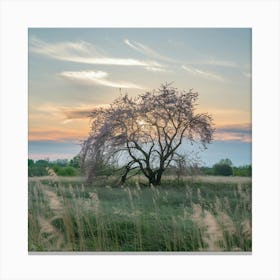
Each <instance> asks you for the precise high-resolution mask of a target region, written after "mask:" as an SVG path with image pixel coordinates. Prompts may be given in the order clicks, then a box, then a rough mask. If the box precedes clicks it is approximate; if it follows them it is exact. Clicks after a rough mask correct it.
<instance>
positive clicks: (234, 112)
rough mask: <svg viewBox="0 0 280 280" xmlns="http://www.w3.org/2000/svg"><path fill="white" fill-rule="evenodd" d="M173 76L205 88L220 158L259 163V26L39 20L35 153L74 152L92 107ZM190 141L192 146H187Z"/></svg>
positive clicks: (202, 96) (34, 50)
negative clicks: (254, 37) (61, 24)
mask: <svg viewBox="0 0 280 280" xmlns="http://www.w3.org/2000/svg"><path fill="white" fill-rule="evenodd" d="M165 82H173V86H174V87H176V88H178V89H179V90H189V89H193V90H194V91H197V92H198V93H199V104H198V107H197V111H198V112H205V113H206V112H207V113H209V114H211V115H212V117H213V119H214V124H215V128H216V132H215V134H214V141H213V143H212V144H210V145H209V146H208V149H207V150H205V151H204V152H202V153H201V159H202V162H203V163H204V164H205V165H208V166H210V165H212V164H214V163H215V162H217V161H219V160H220V159H221V158H230V159H231V160H232V162H233V164H234V165H243V164H250V163H251V142H252V140H251V29H246V28H242V29H238V28H234V29H233V28H225V29H218V28H178V29H174V28H170V29H166V28H160V29H158V28H157V29H153V28H148V29H145V28H143V29H141V28H111V29H108V28H84V29H83V28H82V29H81V28H76V29H75V28H65V29H63V28H51V29H48V28H31V29H29V32H28V98H29V105H28V106H29V108H28V126H29V135H28V137H29V139H28V140H29V158H33V159H41V158H49V159H50V160H55V159H58V158H72V157H73V156H75V155H76V154H77V153H78V152H79V150H80V144H81V143H82V141H83V140H85V139H86V138H87V136H88V134H89V129H90V127H89V124H90V120H89V118H88V114H89V112H90V111H91V110H92V109H93V108H94V107H96V106H100V105H104V104H110V103H111V102H112V101H113V100H114V99H115V98H117V97H118V96H119V95H120V94H123V93H127V94H128V95H130V96H136V95H137V94H139V93H143V92H146V91H147V90H152V89H155V88H158V87H159V86H160V84H162V83H165ZM182 148H183V150H184V148H185V149H187V147H184V146H183V147H182Z"/></svg>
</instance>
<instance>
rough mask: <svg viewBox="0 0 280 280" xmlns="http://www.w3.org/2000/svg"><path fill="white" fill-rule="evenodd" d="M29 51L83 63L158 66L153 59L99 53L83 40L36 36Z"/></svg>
mask: <svg viewBox="0 0 280 280" xmlns="http://www.w3.org/2000/svg"><path fill="white" fill-rule="evenodd" d="M30 51H32V52H34V53H38V54H42V55H45V56H48V57H51V58H53V59H57V60H63V61H71V62H77V63H85V64H99V65H118V66H143V67H149V66H151V67H160V66H161V65H160V64H159V63H157V62H155V61H144V60H143V61H142V60H138V59H133V58H116V57H110V56H105V55H103V54H101V53H100V52H99V51H98V50H97V48H96V47H95V46H93V45H92V44H90V43H88V42H85V41H78V42H59V43H48V42H44V41H42V40H39V39H37V38H32V39H31V47H30Z"/></svg>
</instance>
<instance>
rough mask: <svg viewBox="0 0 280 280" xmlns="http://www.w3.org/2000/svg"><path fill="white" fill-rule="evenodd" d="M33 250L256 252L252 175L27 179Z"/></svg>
mask: <svg viewBox="0 0 280 280" xmlns="http://www.w3.org/2000/svg"><path fill="white" fill-rule="evenodd" d="M28 188H29V197H28V200H29V201H28V208H29V211H28V231H29V234H28V247H29V251H32V252H34V251H35V252H39V251H40V252H42V251H95V252H113V251H115V252H121V251H122V252H133V251H137V252H138V251H143V252H166V251H169V252H170V251H174V252H177V251H181V252H182V251H183V252H197V251H202V252H204V251H208V252H209V251H212V252H219V251H247V252H248V251H251V250H252V245H251V244H252V233H251V223H252V219H251V211H252V210H251V178H237V177H207V176H204V177H195V178H191V177H189V178H188V177H186V178H184V180H181V181H180V182H177V181H175V180H174V178H170V177H167V178H164V180H163V183H162V185H161V186H160V187H153V186H151V187H147V186H144V185H142V184H141V183H140V184H139V183H138V181H137V180H136V179H134V180H132V181H129V182H128V183H127V184H126V185H125V186H123V187H116V186H115V185H114V182H113V181H109V180H105V179H98V180H96V181H95V183H93V184H92V185H91V186H87V187H85V185H84V184H83V178H81V177H78V178H74V179H73V178H60V177H56V176H53V177H41V178H39V177H37V178H30V179H29V185H28Z"/></svg>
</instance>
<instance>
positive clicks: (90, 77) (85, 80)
mask: <svg viewBox="0 0 280 280" xmlns="http://www.w3.org/2000/svg"><path fill="white" fill-rule="evenodd" d="M59 75H60V76H61V77H63V78H66V79H69V80H72V81H76V82H79V83H82V84H97V85H102V86H107V87H113V88H134V89H143V87H142V86H139V85H136V84H134V83H130V82H126V81H110V80H108V79H106V78H107V77H108V73H106V72H103V71H97V72H95V71H76V72H75V71H64V72H61V73H60V74H59Z"/></svg>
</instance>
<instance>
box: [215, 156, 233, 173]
mask: <svg viewBox="0 0 280 280" xmlns="http://www.w3.org/2000/svg"><path fill="white" fill-rule="evenodd" d="M213 169H214V175H222V176H231V175H233V168H232V161H231V160H230V159H228V158H226V159H221V160H220V161H219V162H218V163H216V164H215V165H214V166H213Z"/></svg>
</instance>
